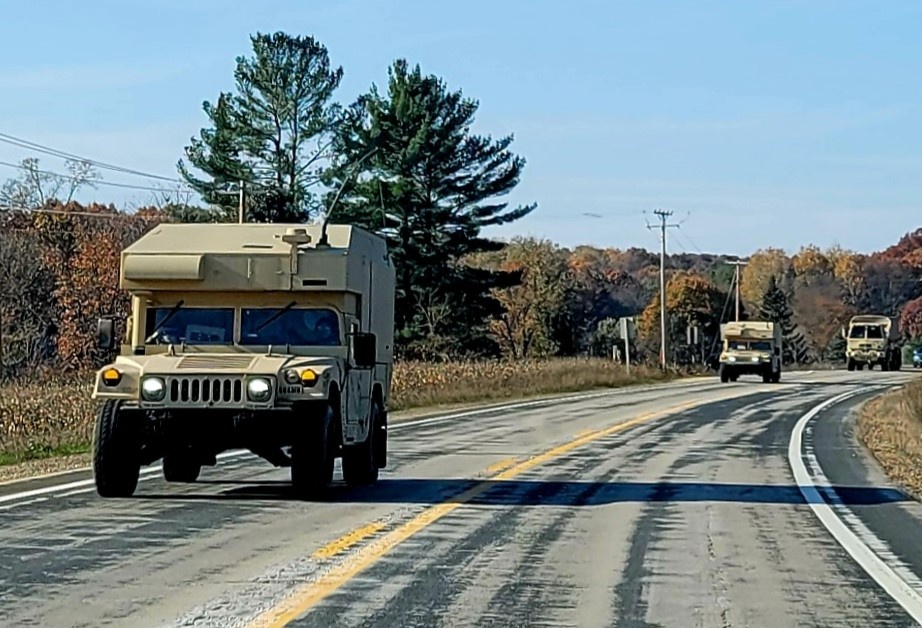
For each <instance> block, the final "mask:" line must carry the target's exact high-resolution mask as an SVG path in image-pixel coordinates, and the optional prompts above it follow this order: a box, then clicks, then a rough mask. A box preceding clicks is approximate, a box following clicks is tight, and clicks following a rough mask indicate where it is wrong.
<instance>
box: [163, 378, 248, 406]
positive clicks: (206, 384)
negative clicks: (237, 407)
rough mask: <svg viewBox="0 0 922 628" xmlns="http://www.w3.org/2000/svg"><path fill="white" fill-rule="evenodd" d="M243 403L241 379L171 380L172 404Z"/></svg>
mask: <svg viewBox="0 0 922 628" xmlns="http://www.w3.org/2000/svg"><path fill="white" fill-rule="evenodd" d="M242 401H243V379H242V378H239V377H177V378H173V379H171V380H170V403H174V404H194V405H202V404H205V405H232V404H239V403H241V402H242Z"/></svg>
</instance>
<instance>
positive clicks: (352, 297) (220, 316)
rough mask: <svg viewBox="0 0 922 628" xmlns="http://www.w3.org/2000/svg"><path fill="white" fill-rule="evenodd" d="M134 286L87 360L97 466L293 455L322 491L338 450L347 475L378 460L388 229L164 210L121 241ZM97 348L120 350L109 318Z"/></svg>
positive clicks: (120, 477) (198, 463) (368, 474)
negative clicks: (186, 218) (185, 217)
mask: <svg viewBox="0 0 922 628" xmlns="http://www.w3.org/2000/svg"><path fill="white" fill-rule="evenodd" d="M120 287H121V288H122V289H124V290H126V291H127V292H128V294H129V295H130V299H131V314H130V316H129V317H128V320H127V322H126V330H125V335H124V340H123V342H122V344H121V348H120V351H119V354H118V356H117V357H116V358H115V360H114V362H112V363H111V364H108V365H106V366H105V367H103V368H101V369H100V370H99V371H98V372H97V374H96V380H95V386H94V391H93V398H94V399H96V400H98V401H99V410H98V415H97V420H96V429H95V434H94V439H93V472H94V477H95V483H96V489H97V492H98V493H99V495H101V496H103V497H127V496H130V495H132V494H133V493H134V491H135V489H136V487H137V483H138V477H139V473H140V468H141V466H143V465H150V464H152V463H154V462H156V461H157V460H159V459H161V458H162V460H163V465H162V466H163V475H164V478H165V479H166V480H167V481H170V482H194V481H195V480H196V479H197V478H198V476H199V473H200V471H201V468H202V466H203V465H209V466H213V465H215V464H216V463H217V462H216V461H217V458H216V456H217V455H218V454H219V453H221V452H223V451H227V450H235V449H244V450H246V449H248V450H250V451H251V452H252V453H254V454H256V455H258V456H260V457H262V458H264V459H265V460H267V461H268V462H270V463H272V464H273V465H275V466H277V467H290V474H291V482H292V484H293V486H294V488H295V490H296V491H297V493H298V494H300V495H302V496H305V497H312V496H320V495H322V494H323V493H324V491H325V490H326V489H327V488H328V486H329V485H330V484H331V482H332V480H333V468H334V460H335V459H336V458H342V473H343V478H344V480H345V481H346V483H348V484H350V485H363V484H365V485H367V484H373V483H374V482H376V481H377V479H378V471H379V469H382V468H384V467H385V464H386V459H387V415H388V401H389V398H390V389H391V376H392V371H393V341H394V298H395V275H394V267H393V263H392V260H391V258H390V257H389V255H388V251H387V247H386V242H385V241H384V240H383V239H382V238H380V237H378V236H376V235H374V234H371V233H368V232H366V231H363V230H362V229H359V228H357V227H354V226H348V225H327V224H324V225H322V226H320V225H297V224H161V225H159V226H157V227H156V228H154V229H153V230H151V231H150V232H149V233H147V234H146V235H144V236H142V237H141V238H140V239H138V240H137V241H136V242H134V243H133V244H131V245H130V246H128V247H127V248H126V249H125V250H124V251H122V253H121V268H120ZM97 341H98V344H99V346H101V347H103V348H106V349H109V350H114V349H115V348H116V343H117V336H116V329H115V320H114V319H113V318H112V317H107V318H104V319H101V320H100V321H99V323H98V328H97Z"/></svg>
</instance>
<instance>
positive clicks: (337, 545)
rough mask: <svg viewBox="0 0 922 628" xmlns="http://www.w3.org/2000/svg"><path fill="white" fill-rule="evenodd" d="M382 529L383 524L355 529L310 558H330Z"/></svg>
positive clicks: (370, 524)
mask: <svg viewBox="0 0 922 628" xmlns="http://www.w3.org/2000/svg"><path fill="white" fill-rule="evenodd" d="M383 529H384V524H383V523H369V524H367V525H363V526H362V527H360V528H356V529H355V530H353V531H352V532H350V533H349V534H347V535H346V536H342V537H340V538H338V539H336V540H335V541H333V542H332V543H328V544H326V545H324V546H323V547H321V548H320V549H319V550H317V551H316V552H314V553H313V554H311V558H315V559H318V560H322V559H325V558H332V557H333V556H336V555H337V554H339V553H341V552H344V551H346V550H347V549H349V548H350V547H352V546H353V545H355V544H356V543H359V542H361V541H363V540H364V539H367V538H368V537H370V536H372V535H373V534H375V533H377V532H378V531H380V530H383Z"/></svg>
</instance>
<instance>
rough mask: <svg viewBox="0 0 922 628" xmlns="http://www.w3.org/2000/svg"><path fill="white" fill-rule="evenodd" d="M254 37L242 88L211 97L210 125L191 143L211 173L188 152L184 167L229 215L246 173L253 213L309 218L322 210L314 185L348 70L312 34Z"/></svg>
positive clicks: (242, 63) (240, 69) (238, 76)
mask: <svg viewBox="0 0 922 628" xmlns="http://www.w3.org/2000/svg"><path fill="white" fill-rule="evenodd" d="M251 41H252V45H253V53H254V56H253V57H251V58H244V57H238V58H237V68H236V70H235V72H234V78H235V82H236V91H237V93H236V94H230V93H224V92H222V93H221V94H220V95H219V96H218V100H217V103H215V104H212V103H210V102H207V101H206V102H205V103H204V105H203V109H204V110H205V113H206V114H207V115H208V118H209V119H210V120H211V128H204V129H202V130H201V133H200V137H199V138H192V140H191V144H190V145H189V146H187V147H186V149H185V154H186V158H187V159H188V160H189V162H190V163H191V165H192V166H194V167H195V168H197V169H198V170H200V171H201V172H203V173H204V174H205V175H206V176H205V177H204V178H200V177H198V176H196V175H194V174H192V173H191V172H190V170H189V168H188V166H187V165H186V163H184V162H183V160H180V161H179V164H178V168H179V171H180V174H182V176H183V178H184V179H185V180H186V181H187V182H188V183H189V184H190V185H191V186H192V187H193V188H195V190H196V191H197V192H199V193H200V194H201V195H202V197H203V198H204V199H205V201H206V202H207V203H209V204H212V205H215V206H218V207H220V208H222V209H223V211H224V213H225V214H226V215H227V216H228V217H230V216H236V215H237V207H238V197H237V196H236V195H233V194H230V195H229V194H227V192H228V191H234V190H237V189H238V187H237V186H238V184H239V182H240V181H243V182H245V183H244V185H245V188H244V192H245V193H246V195H247V197H248V200H247V202H246V207H247V216H246V218H247V221H250V222H288V221H294V222H301V221H305V220H307V219H309V218H310V217H311V216H312V215H313V214H315V213H317V211H318V199H317V198H316V195H315V194H313V193H312V192H311V188H312V187H313V186H314V185H315V184H317V183H319V182H320V175H321V169H320V162H321V161H322V160H323V159H324V158H325V157H328V151H327V148H328V146H329V141H330V138H329V135H330V133H331V130H332V127H333V125H334V124H335V121H336V120H337V119H338V116H339V112H340V110H341V108H340V107H339V105H337V104H335V103H331V102H330V99H331V98H332V96H333V92H334V91H335V90H336V88H337V87H338V86H339V83H340V80H341V79H342V75H343V71H342V68H336V69H332V68H331V67H330V60H329V58H328V55H327V50H326V48H325V47H324V46H323V45H322V44H321V43H320V42H318V41H316V40H315V39H314V38H312V37H300V36H298V37H294V36H291V35H287V34H285V33H281V32H278V33H275V34H272V35H268V34H262V33H257V34H256V35H254V36H252V37H251ZM222 192H223V193H222Z"/></svg>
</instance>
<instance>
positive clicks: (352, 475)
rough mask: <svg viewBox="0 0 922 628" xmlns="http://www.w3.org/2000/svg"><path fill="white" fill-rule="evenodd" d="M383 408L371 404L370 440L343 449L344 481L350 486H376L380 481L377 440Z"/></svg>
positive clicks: (376, 404)
mask: <svg viewBox="0 0 922 628" xmlns="http://www.w3.org/2000/svg"><path fill="white" fill-rule="evenodd" d="M381 414H382V413H381V407H380V406H379V405H378V403H377V402H375V403H373V404H371V418H370V423H371V425H370V426H369V428H368V438H366V439H365V442H364V443H362V444H360V445H353V446H351V447H345V448H344V449H343V479H344V480H345V481H346V484H349V485H350V486H361V485H367V484H374V483H375V482H377V481H378V468H379V467H378V461H377V460H376V456H375V453H376V452H377V451H378V446H377V439H378V438H379V437H380V434H381V432H380V430H381V421H382V417H381Z"/></svg>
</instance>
